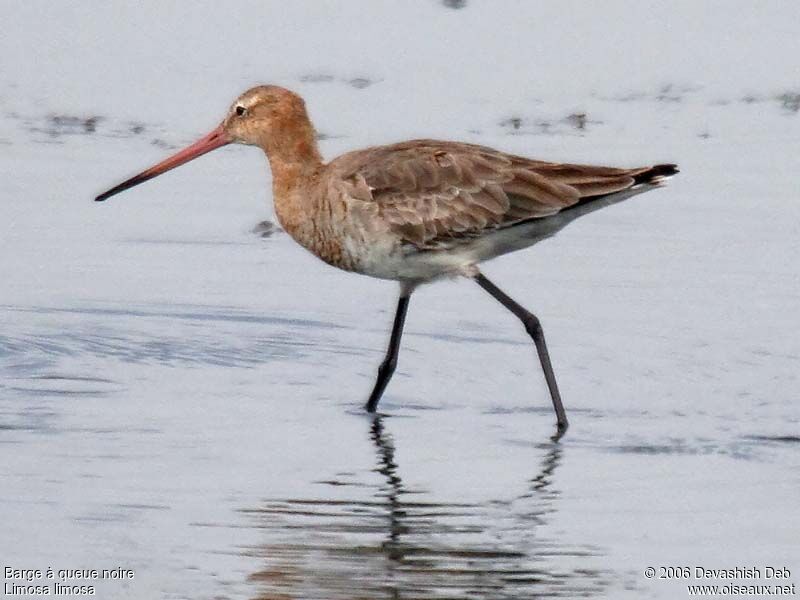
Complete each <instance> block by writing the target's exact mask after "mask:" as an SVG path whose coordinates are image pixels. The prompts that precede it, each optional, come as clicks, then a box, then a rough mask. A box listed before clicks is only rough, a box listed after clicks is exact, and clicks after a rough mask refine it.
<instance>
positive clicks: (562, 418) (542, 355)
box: [475, 273, 569, 430]
mask: <svg viewBox="0 0 800 600" xmlns="http://www.w3.org/2000/svg"><path fill="white" fill-rule="evenodd" d="M475 281H477V282H478V285H479V286H481V287H482V288H483V289H485V290H486V291H487V292H489V293H490V294H491V295H492V296H494V297H495V298H496V299H497V300H498V301H499V302H500V304H502V305H503V306H505V307H506V308H507V309H508V310H510V311H511V312H512V313H514V314H515V315H516V316H517V318H518V319H519V320H520V321H522V324H523V325H525V330H526V331H527V332H528V335H530V336H531V338H533V343H534V344H536V351H537V352H538V353H539V362H541V363H542V370H543V371H544V378H545V381H547V387H548V388H549V389H550V397H551V398H552V399H553V408H555V409H556V418H557V419H558V428H559V430H564V429H566V428H567V426H568V425H569V422H568V421H567V413H566V412H564V405H563V404H562V403H561V394H559V393H558V385H557V384H556V376H555V373H553V365H552V364H550V354H549V353H548V352H547V344H546V343H545V341H544V331H542V325H541V323H539V319H538V317H537V316H536V315H534V314H533V313H532V312H529V311H527V310H525V309H524V308H523V307H521V306H520V305H519V304H517V303H516V302H514V300H512V299H511V298H510V297H509V296H508V295H506V293H505V292H503V290H501V289H500V288H499V287H497V286H496V285H495V284H493V283H492V282H491V281H489V280H488V279H486V277H484V276H483V275H482V274H481V273H478V275H476V276H475Z"/></svg>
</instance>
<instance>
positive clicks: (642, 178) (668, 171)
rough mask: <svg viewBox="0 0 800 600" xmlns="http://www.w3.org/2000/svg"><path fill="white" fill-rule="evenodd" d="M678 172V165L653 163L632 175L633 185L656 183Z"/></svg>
mask: <svg viewBox="0 0 800 600" xmlns="http://www.w3.org/2000/svg"><path fill="white" fill-rule="evenodd" d="M677 173H680V171H679V170H678V165H655V166H653V167H650V168H649V169H647V171H644V172H642V173H639V174H638V175H636V176H634V178H633V185H639V184H640V183H657V182H658V181H659V180H661V179H666V178H667V177H671V176H672V175H676V174H677Z"/></svg>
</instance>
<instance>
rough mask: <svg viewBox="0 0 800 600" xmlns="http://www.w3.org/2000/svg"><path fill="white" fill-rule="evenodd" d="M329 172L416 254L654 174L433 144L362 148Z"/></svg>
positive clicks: (548, 212) (553, 210)
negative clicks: (333, 172)
mask: <svg viewBox="0 0 800 600" xmlns="http://www.w3.org/2000/svg"><path fill="white" fill-rule="evenodd" d="M336 163H339V164H336ZM331 166H335V167H336V169H335V170H336V171H338V172H339V174H340V177H341V179H340V181H345V182H347V183H348V187H349V190H348V195H349V197H350V198H351V199H352V200H353V201H354V202H357V203H363V204H362V209H363V210H367V211H368V212H369V213H372V214H373V215H376V214H377V216H378V217H380V219H381V220H382V221H383V222H384V223H385V224H386V226H387V228H388V229H390V230H391V231H393V232H394V233H395V234H397V235H399V236H400V237H401V239H402V240H403V241H405V242H407V243H410V244H413V245H414V246H417V247H418V248H435V247H441V246H442V245H450V244H453V243H457V242H458V241H459V240H462V239H469V238H471V237H474V236H475V235H480V234H481V233H483V232H484V231H485V230H487V229H496V228H500V227H507V226H510V225H514V224H517V223H520V222H522V221H527V220H530V219H537V218H542V217H547V216H550V215H554V214H556V213H558V212H559V211H561V210H563V209H565V208H568V207H570V206H573V205H575V204H577V203H579V202H581V201H582V200H583V199H587V198H593V197H598V196H604V195H606V194H611V193H614V192H618V191H622V190H625V189H627V188H630V187H631V186H633V185H635V184H636V183H643V182H645V180H646V178H645V179H643V178H642V177H641V176H642V175H643V174H646V173H647V172H648V170H650V169H653V168H654V167H641V168H636V169H619V168H611V167H594V166H584V165H572V164H560V163H548V162H542V161H535V160H531V159H527V158H524V157H520V156H514V155H511V154H506V153H503V152H500V151H498V150H494V149H492V148H488V147H485V146H477V145H473V144H464V143H456V142H440V141H435V140H414V141H410V142H404V143H402V144H394V145H390V146H380V147H376V148H368V149H366V150H362V151H358V152H352V153H350V154H346V155H344V156H342V157H340V158H338V159H336V161H334V163H332V165H331ZM658 174H664V175H666V174H668V173H655V174H654V176H655V175H658Z"/></svg>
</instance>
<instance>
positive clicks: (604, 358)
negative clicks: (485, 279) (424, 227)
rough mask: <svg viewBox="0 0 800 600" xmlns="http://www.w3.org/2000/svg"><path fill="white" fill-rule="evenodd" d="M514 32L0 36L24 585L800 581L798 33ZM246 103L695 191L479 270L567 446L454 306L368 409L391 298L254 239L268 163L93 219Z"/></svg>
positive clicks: (723, 28)
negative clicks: (118, 189) (105, 573)
mask: <svg viewBox="0 0 800 600" xmlns="http://www.w3.org/2000/svg"><path fill="white" fill-rule="evenodd" d="M496 6H497V4H496V3H488V2H477V1H462V2H451V1H447V2H427V3H419V4H414V5H410V7H408V8H406V7H404V8H403V9H402V10H401V9H399V8H398V6H397V5H396V3H389V2H386V3H380V2H379V3H374V2H370V3H347V4H344V3H342V4H328V5H322V4H320V3H314V2H293V3H263V2H259V3H237V4H236V5H234V6H233V7H232V8H229V7H226V8H224V9H223V8H219V9H214V8H210V7H205V8H203V9H202V10H200V9H196V10H192V11H185V10H183V9H181V8H179V7H180V5H174V6H163V5H160V4H152V5H150V6H149V7H147V9H146V10H141V9H136V10H134V9H133V8H132V7H128V6H123V5H117V4H116V3H112V5H110V6H108V7H94V9H93V10H92V11H91V13H89V12H88V11H86V10H85V9H83V8H81V7H79V6H77V5H73V6H70V5H67V4H63V5H58V6H52V7H51V6H48V8H49V10H48V12H47V14H48V17H47V18H46V19H44V20H42V18H41V14H42V5H38V6H37V5H36V4H33V5H31V6H29V7H15V8H14V9H13V11H12V13H11V14H10V15H9V16H8V18H7V19H6V18H4V21H6V22H7V23H8V24H9V25H8V26H7V35H4V36H3V38H2V40H0V54H2V55H3V56H4V57H6V62H5V63H4V64H2V65H0V81H2V82H3V86H2V89H3V91H2V93H0V165H1V166H2V170H3V173H4V177H3V178H2V194H3V202H2V216H3V218H2V219H0V250H2V256H3V257H4V259H3V260H2V261H0V282H2V284H1V285H0V444H1V446H0V448H2V452H3V461H2V463H0V540H2V543H0V548H2V550H1V551H0V559H2V562H3V566H4V567H5V566H9V567H14V568H40V569H46V568H47V567H48V566H51V567H53V568H54V569H59V568H98V569H100V568H115V567H120V566H121V567H124V568H128V569H133V570H134V571H135V573H136V576H135V578H134V579H133V580H132V581H127V582H124V583H123V582H118V581H102V582H99V583H97V585H98V595H100V597H105V598H208V599H221V598H231V599H234V598H235V599H238V598H264V599H266V598H268V599H276V598H302V599H306V598H315V599H316V598H319V599H326V600H329V599H339V598H343V599H356V598H370V599H374V598H387V599H388V598H403V599H412V598H534V597H542V598H548V597H555V598H575V597H597V598H674V597H678V596H681V595H686V584H687V582H685V581H675V580H659V579H657V578H656V579H652V580H651V579H647V578H646V577H645V576H644V570H645V569H646V568H647V567H649V566H653V567H655V568H658V567H660V566H691V567H695V566H704V567H709V568H711V567H714V568H732V567H735V566H760V567H762V568H763V566H765V565H771V566H778V567H787V568H789V569H790V570H791V571H792V577H791V578H790V580H789V581H790V582H791V581H793V582H796V581H797V575H798V573H800V562H798V552H797V534H798V531H800V516H799V515H798V511H797V508H796V505H797V498H798V491H800V490H799V489H798V488H799V487H800V485H799V484H800V469H799V467H800V409H798V394H799V393H800V378H799V377H798V374H800V342H799V341H798V335H797V331H798V326H799V325H800V318H799V317H798V312H797V307H798V305H800V280H799V277H798V271H797V264H799V263H800V241H798V240H800V236H799V235H798V229H799V226H798V223H800V203H798V202H797V193H796V189H797V186H796V183H795V175H796V173H797V172H798V170H799V168H800V158H798V157H800V152H798V151H797V150H798V145H797V140H798V139H800V135H799V134H800V121H798V119H800V116H798V110H797V105H798V103H797V94H798V93H800V88H798V85H799V84H798V82H797V78H796V76H795V74H794V70H793V69H791V68H790V67H791V65H790V63H791V58H792V57H795V56H797V55H798V51H799V50H800V48H799V47H798V45H799V44H800V42H799V41H798V40H800V36H798V35H797V32H796V27H794V24H795V23H797V22H800V14H799V13H798V8H797V6H798V5H796V4H795V3H788V2H787V3H773V4H771V5H770V7H769V9H768V10H767V9H765V10H758V11H757V10H756V9H754V8H751V7H750V5H749V4H748V3H742V4H741V5H740V6H739V9H740V10H730V9H728V7H729V6H730V4H729V3H726V5H725V6H726V11H724V12H721V11H720V10H719V6H717V7H716V8H715V7H714V5H713V3H700V4H698V5H695V4H694V3H690V2H685V3H682V2H681V3H669V4H665V5H663V6H658V5H653V6H647V7H645V6H642V7H631V5H629V4H627V3H621V2H618V3H615V2H611V3H604V9H603V14H602V15H598V14H596V13H593V12H592V11H590V10H589V9H588V8H587V7H586V5H585V4H581V3H576V4H574V5H571V6H572V9H570V10H563V9H558V10H556V8H555V5H554V7H547V6H542V5H539V3H535V4H534V3H507V4H506V3H504V7H505V10H503V11H500V10H497V9H496V8H494V7H496ZM743 13H746V16H747V18H746V19H743V18H742V14H743ZM600 16H602V17H603V21H602V22H600V21H598V19H599V18H600ZM745 23H746V27H745ZM445 33H446V35H445ZM178 34H180V35H178ZM565 40H580V43H579V44H565ZM364 48H368V49H369V51H364ZM262 81H271V82H274V83H278V84H282V85H286V86H287V87H291V88H293V89H296V90H297V91H299V92H300V93H302V94H303V95H304V96H305V97H306V98H307V101H308V105H309V108H310V111H311V113H312V116H313V117H314V118H315V119H316V123H317V125H318V127H319V131H320V133H321V146H322V149H323V152H324V153H325V155H326V156H329V157H331V156H334V155H336V154H338V153H340V152H343V151H345V150H348V149H353V148H357V147H361V146H365V145H368V144H373V143H382V142H388V141H393V140H398V139H403V138H407V137H414V136H423V135H425V136H434V137H448V138H456V139H463V140H467V141H475V142H478V143H483V144H487V145H491V146H496V147H499V148H502V149H505V150H508V151H512V152H516V153H523V154H528V155H531V156H536V157H541V158H548V159H552V160H572V161H574V162H593V163H608V164H639V163H650V162H666V161H674V162H678V163H680V166H681V169H682V172H681V174H680V176H679V177H676V178H675V179H673V180H672V181H671V182H670V185H669V186H668V187H667V188H666V189H663V190H656V191H653V192H651V193H648V194H646V195H642V196H638V197H635V198H633V199H631V200H630V201H629V202H626V203H624V204H620V205H617V206H614V207H611V208H609V209H608V210H603V211H598V212H596V213H593V214H591V215H588V216H586V217H584V218H582V219H581V220H578V221H576V222H575V223H573V224H571V225H570V226H569V227H567V228H566V229H565V230H564V231H562V232H560V233H559V234H558V236H557V237H555V238H554V239H552V240H549V241H547V242H544V243H542V244H541V245H539V246H537V247H535V248H533V249H530V250H526V251H522V252H518V253H514V254H512V255H508V256H506V257H503V258H500V259H498V260H496V261H494V262H492V263H489V264H488V265H486V267H485V272H486V273H487V275H488V276H490V277H491V278H492V279H493V280H495V281H496V282H497V283H498V284H499V285H500V286H501V287H503V288H504V289H506V291H508V293H509V294H511V295H512V296H514V297H515V298H517V299H518V300H519V301H520V302H521V303H522V304H524V305H526V306H528V307H530V308H531V309H532V310H534V311H535V312H536V313H537V314H538V315H539V316H540V318H541V319H542V322H543V324H544V328H545V331H546V333H547V336H548V342H549V345H550V349H551V354H552V357H553V360H554V363H555V369H556V373H557V376H558V378H559V382H560V385H561V388H562V395H563V397H564V399H565V405H566V407H567V410H568V414H569V416H570V419H571V423H572V425H571V428H570V429H569V431H568V433H567V435H566V436H565V437H564V438H562V439H561V440H560V441H558V442H554V441H553V440H552V439H551V437H552V435H553V433H554V417H553V414H552V408H551V406H550V402H549V398H548V396H547V390H546V387H545V385H544V381H543V379H542V376H541V373H540V370H539V369H538V367H537V362H536V358H535V354H534V351H533V349H532V348H531V346H530V344H529V342H528V340H527V338H526V337H525V334H524V331H522V329H521V328H520V327H519V325H518V323H517V322H516V321H515V320H514V318H513V317H511V316H510V315H508V314H506V313H504V311H503V310H502V308H501V307H499V305H497V304H496V303H495V302H494V301H493V300H492V299H491V298H490V297H488V296H486V295H485V294H484V293H483V292H482V291H481V290H480V289H479V288H478V287H477V286H475V285H472V284H470V283H469V282H466V281H460V282H443V283H440V284H437V285H435V286H428V287H424V288H422V289H421V290H419V291H418V292H417V293H416V294H415V295H414V297H413V299H412V302H411V308H410V312H409V317H408V323H407V330H406V335H405V337H404V341H403V350H402V354H401V358H400V366H399V369H398V372H397V374H396V375H395V377H394V379H393V381H392V383H391V385H390V387H389V389H388V391H387V394H386V396H385V397H384V399H383V400H382V402H381V405H380V407H381V411H382V414H381V416H379V417H378V418H371V417H369V416H367V415H365V414H364V413H363V411H362V408H361V406H362V403H363V402H364V400H365V398H366V395H367V394H368V392H369V390H370V388H371V385H372V382H373V377H374V374H375V369H376V367H377V364H378V363H379V362H380V360H381V358H382V355H383V351H384V346H385V343H386V340H387V337H388V327H389V324H390V322H391V318H392V311H393V308H394V304H395V294H396V289H395V287H394V286H393V285H392V284H390V283H387V282H381V281H376V280H371V279H367V278H363V277H359V276H355V275H349V274H345V273H341V272H338V271H336V270H334V269H331V268H329V267H327V266H325V265H323V264H322V263H320V262H318V261H316V260H315V259H314V258H313V257H311V256H310V255H308V254H307V253H305V252H304V251H303V250H302V249H300V248H299V247H298V246H296V245H295V244H294V243H293V242H292V240H290V239H289V237H288V236H287V235H286V234H284V233H283V232H281V231H280V230H279V228H276V227H274V225H271V223H272V222H273V221H274V217H273V216H272V214H271V205H270V195H269V192H268V190H269V174H268V171H267V169H266V168H265V166H264V160H263V158H261V157H260V156H259V155H258V152H257V151H255V150H253V149H249V148H239V147H236V148H226V149H224V150H222V151H219V152H217V153H214V154H213V155H211V156H208V157H205V158H203V159H201V160H198V161H197V162H195V163H192V164H191V165H187V166H185V167H183V168H182V169H180V170H177V171H175V172H173V173H170V174H169V175H168V176H165V177H163V178H160V179H158V180H154V181H152V182H149V183H147V184H146V185H143V186H141V187H138V188H136V189H135V190H131V191H129V192H126V193H125V194H124V195H121V196H119V197H118V198H114V199H113V200H111V201H109V202H107V203H105V204H103V205H96V204H94V203H92V202H91V198H92V197H93V196H94V195H96V194H97V193H98V192H100V191H102V190H103V189H105V188H106V187H108V186H110V185H112V184H114V183H116V182H118V181H119V180H121V179H123V178H124V177H126V176H127V175H129V174H131V173H133V172H135V171H137V170H138V169H140V168H142V167H145V166H148V165H149V164H151V163H152V162H154V161H156V160H158V159H160V158H162V157H163V156H164V155H165V154H166V153H168V152H169V151H170V150H171V149H173V148H177V147H180V146H182V145H184V144H185V143H187V142H189V141H191V140H193V139H194V138H196V137H198V136H199V135H201V134H202V133H204V131H205V130H207V129H209V128H210V127H211V126H213V125H214V123H215V122H217V121H218V119H219V118H220V117H221V115H222V114H223V112H224V110H225V108H226V106H227V105H228V103H229V102H230V101H231V100H232V99H233V98H234V97H235V96H236V94H238V93H239V91H241V90H242V89H244V88H246V87H247V86H249V85H251V84H253V83H257V82H262ZM83 583H85V582H83ZM688 583H698V582H697V581H689V582H688ZM699 583H724V582H720V581H719V580H711V581H705V582H703V581H700V582H699ZM740 583H741V582H740ZM761 583H776V582H766V581H761ZM732 597H736V596H732Z"/></svg>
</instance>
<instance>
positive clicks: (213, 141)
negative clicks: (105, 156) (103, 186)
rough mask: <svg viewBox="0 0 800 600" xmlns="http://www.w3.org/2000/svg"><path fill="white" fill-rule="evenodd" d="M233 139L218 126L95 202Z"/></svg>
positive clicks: (105, 193)
mask: <svg viewBox="0 0 800 600" xmlns="http://www.w3.org/2000/svg"><path fill="white" fill-rule="evenodd" d="M231 141H232V140H231V139H230V137H229V136H228V134H227V133H225V130H224V129H223V128H222V125H220V126H219V127H217V128H216V129H215V130H214V131H212V132H211V133H209V134H208V135H207V136H205V137H204V138H202V139H200V140H197V141H196V142H195V143H194V144H192V145H191V146H189V147H188V148H185V149H183V150H181V151H180V152H178V153H177V154H173V155H172V156H170V157H169V158H168V159H166V160H164V161H161V162H160V163H158V164H157V165H155V166H153V167H150V168H149V169H147V170H146V171H142V172H141V173H139V174H138V175H134V176H133V177H131V178H130V179H128V180H126V181H123V182H122V183H120V184H119V185H117V186H114V187H113V188H111V189H110V190H108V191H107V192H103V193H102V194H100V195H99V196H98V197H97V198H95V202H102V201H103V200H106V199H107V198H110V197H111V196H113V195H114V194H119V193H120V192H124V191H125V190H127V189H128V188H132V187H133V186H135V185H139V184H140V183H144V182H145V181H147V180H148V179H152V178H153V177H158V176H159V175H161V174H162V173H166V172H167V171H169V170H170V169H174V168H175V167H179V166H180V165H182V164H184V163H187V162H189V161H190V160H192V159H195V158H197V157H198V156H202V155H203V154H206V153H208V152H211V151H212V150H216V149H217V148H219V147H220V146H224V145H226V144H230V143H231Z"/></svg>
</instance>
